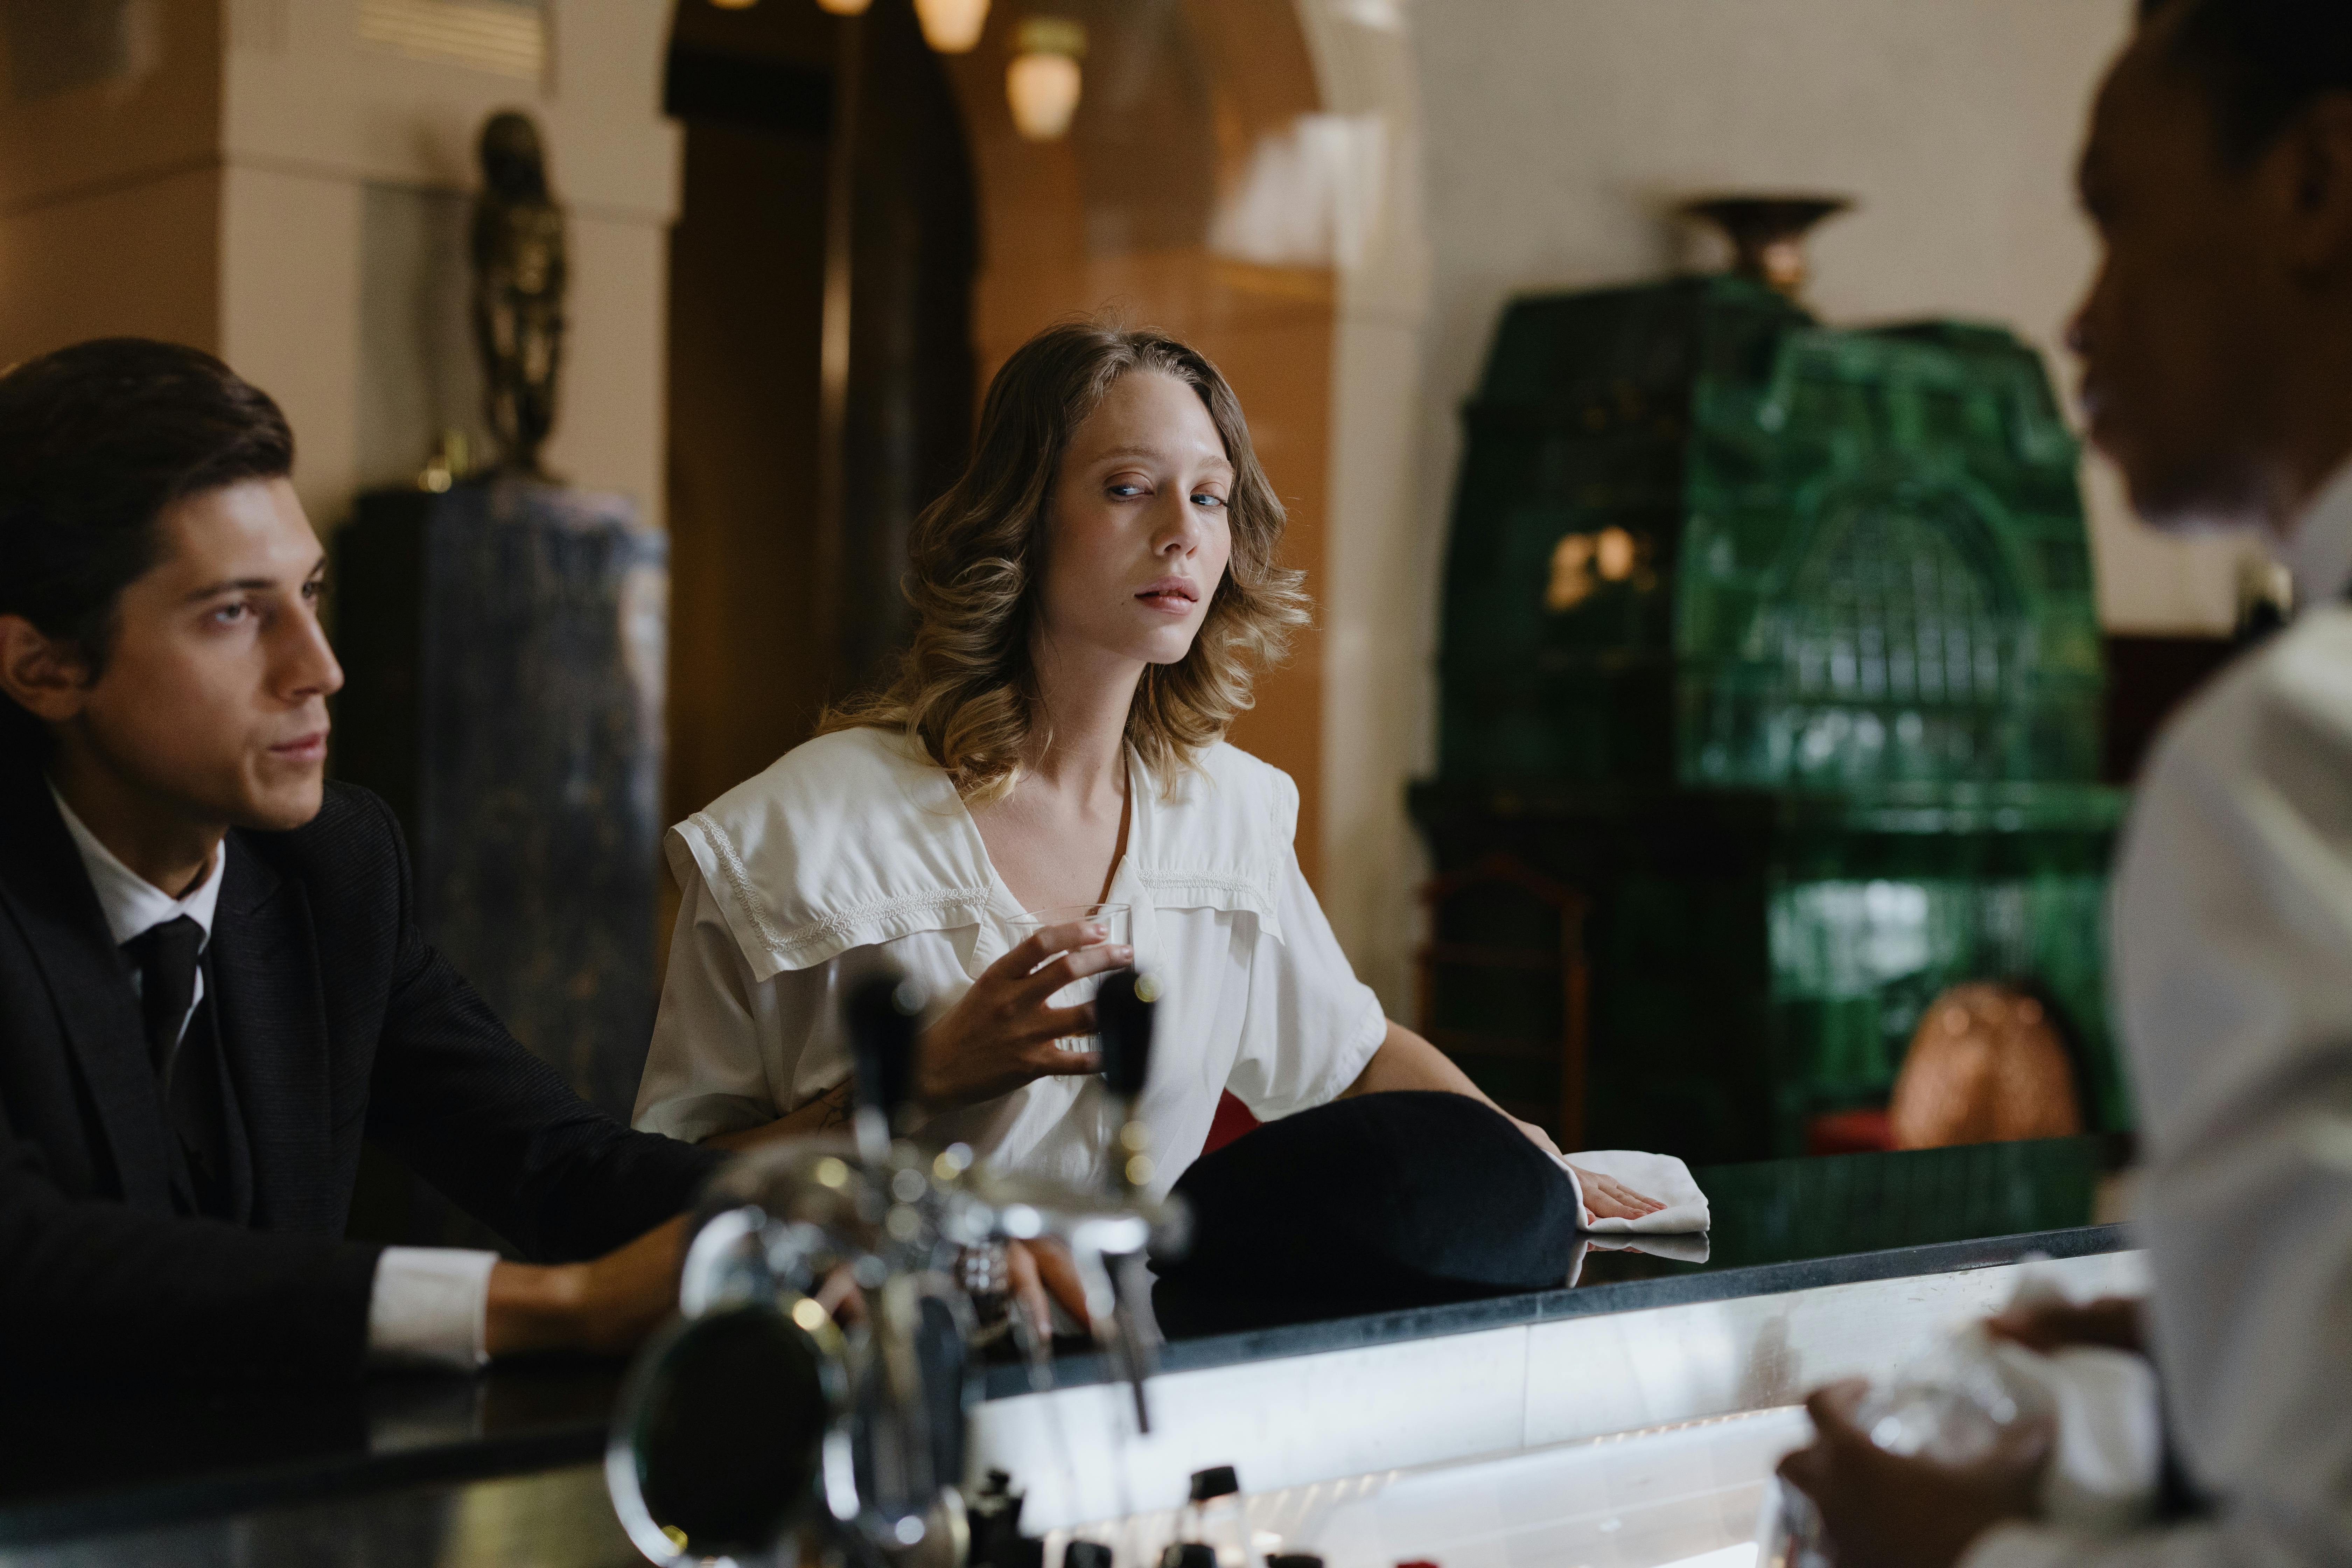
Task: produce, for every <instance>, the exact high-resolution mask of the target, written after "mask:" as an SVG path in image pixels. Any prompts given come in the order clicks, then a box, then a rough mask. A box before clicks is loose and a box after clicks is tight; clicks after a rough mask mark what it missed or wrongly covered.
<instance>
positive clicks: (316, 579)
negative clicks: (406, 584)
mask: <svg viewBox="0 0 2352 1568" xmlns="http://www.w3.org/2000/svg"><path fill="white" fill-rule="evenodd" d="M292 466H293V439H292V437H291V435H290V433H289V430H288V428H287V426H286V422H285V419H284V417H283V416H281V415H280V413H279V412H278V408H277V405H275V404H273V403H272V402H271V401H270V400H269V398H268V396H266V395H264V394H262V393H261V392H259V391H257V390H256V389H255V388H253V387H251V386H249V385H247V384H246V383H244V382H242V381H240V380H238V379H237V377H236V375H235V374H232V373H231V372H230V371H229V370H228V368H227V367H226V365H223V364H221V363H219V362H218V361H216V360H215V359H213V358H212V357H211V356H209V355H207V354H204V353H198V352H196V351H194V350H193V349H185V348H178V347H173V346H171V345H168V344H163V343H155V342H143V341H138V340H131V339H116V340H109V341H105V342H89V343H83V344H80V345H79V346H77V347H74V348H70V349H66V350H62V351H60V352H58V353H53V354H50V355H47V357H45V358H42V359H38V360H35V361H32V362H29V363H25V364H22V365H19V366H17V367H16V368H15V369H14V370H11V371H10V372H8V373H7V374H5V376H0V695H5V700H0V1383H5V1382H7V1381H14V1380H16V1379H17V1378H20V1377H25V1376H29V1375H42V1376H60V1375H62V1376H77V1375H84V1374H89V1373H111V1374H124V1373H129V1374H135V1375H142V1376H149V1377H153V1376H164V1377H171V1376H202V1375H219V1374H256V1373H257V1374H265V1375H277V1376H294V1377H348V1376H352V1375H355V1374H357V1373H359V1372H360V1371H361V1369H362V1367H364V1366H367V1365H369V1364H381V1363H396V1362H411V1363H415V1362H424V1363H440V1364H445V1365H453V1366H457V1367H466V1368H470V1367H472V1366H475V1365H478V1363H480V1362H481V1361H482V1360H483V1359H485V1358H486V1357H488V1356H493V1355H499V1354H504V1353H509V1352H523V1351H531V1350H541V1349H563V1348H573V1349H589V1350H618V1349H624V1348H626V1347H627V1346H629V1345H631V1344H633V1343H634V1342H635V1341H636V1340H637V1339H638V1338H640V1337H642V1335H643V1334H644V1333H645V1332H646V1330H648V1329H649V1328H650V1327H652V1325H653V1324H655V1323H656V1322H657V1321H659V1320H660V1319H661V1317H662V1316H663V1315H664V1314H665V1313H666V1312H667V1310H668V1309H669V1307H670V1306H671V1304H672V1303H673V1301H674V1300H675V1280H676V1270H677V1254H678V1247H679V1238H680V1235H681V1222H678V1221H677V1220H675V1219H674V1217H673V1216H675V1215H677V1214H678V1213H679V1211H680V1210H681V1209H683V1208H684V1207H686V1206H687V1205H688V1204H689V1203H690V1202H691V1201H692V1198H693V1195H694V1194H695V1192H696V1190H697V1188H698V1185H699V1184H700V1183H701V1181H702V1179H703V1178H704V1177H705V1176H706V1175H708V1174H709V1172H710V1171H711V1169H712V1168H713V1166H714V1164H715V1163H716V1162H717V1160H718V1159H719V1156H717V1155H715V1154H713V1153H711V1152H707V1151H703V1150H698V1149H695V1148H692V1147H689V1146H688V1145H685V1144H682V1143H678V1142H673V1141H671V1140H668V1139H665V1138H659V1137H655V1136H651V1135H647V1134H643V1133H637V1132H633V1131H629V1130H628V1129H626V1128H625V1127H623V1126H621V1125H620V1124H618V1123H617V1122H614V1121H611V1120H610V1119H608V1118H606V1117H604V1115H602V1114H601V1113H599V1112H597V1111H596V1110H593V1109H592V1108H590V1107H589V1106H587V1105H586V1104H584V1103H583V1102H582V1101H581V1100H579V1099H578V1098H577V1097H575V1096H574V1095H573V1094H572V1092H571V1091H570V1090H569V1089H567V1088H566V1087H565V1086H564V1084H563V1083H562V1079H560V1078H559V1077H558V1076H557V1075H556V1073H555V1072H554V1071H553V1069H551V1068H549V1067H547V1066H546V1065H545V1064H543V1063H541V1062H540V1061H539V1060H537V1059H536V1058H533V1057H531V1056H530V1054H529V1053H528V1052H526V1051H525V1050H524V1049H523V1047H521V1046H520V1044H518V1043H517V1042H516V1041H515V1039H514V1038H513V1037H511V1036H510V1035H509V1034H508V1033H507V1031H506V1030H505V1028H504V1027H503V1026H500V1024H499V1021H498V1019H497V1018H495V1017H493V1016H491V1014H490V1012H489V1010H488V1008H487V1007H485V1006H484V1005H483V1004H482V1002H481V1000H480V999H479V998H478V997H477V996H476V995H475V994H474V993H473V992H472V990H471V989H469V988H468V987H467V984H466V983H465V981H464V980H463V979H461V978H460V977H459V976H458V975H457V973H456V972H455V971H454V970H452V969H451V968H450V966H449V964H448V963H446V961H445V960H444V959H442V958H441V957H440V956H439V955H438V954H437V953H436V952H434V950H433V949H432V947H431V946H430V945H429V944H428V943H427V942H425V940H424V938H423V937H422V936H421V935H420V934H419V932H418V931H417V929H416V926H415V920H414V917H413V906H412V895H411V888H410V883H409V871H408V864H407V858H406V855H405V852H404V848H403V846H402V844H401V840H400V837H399V832H398V829H397V827H396V826H395V825H394V820H393V818H392V816H391V814H390V813H389V812H388V811H387V810H386V808H385V807H384V805H383V802H381V801H379V800H377V799H376V798H375V797H374V796H373V795H369V794H367V793H366V792H365V791H363V790H359V789H355V788H352V787H350V786H348V785H343V784H327V783H326V782H325V773H324V770H325V763H326V743H327V731H328V717H327V707H326V702H327V699H328V698H329V697H330V696H331V695H332V694H333V693H334V691H335V690H336V689H337V688H338V687H340V686H341V684H342V671H341V668H339V667H338V666H337V664H336V662H335V656H334V654H333V652H332V651H331V649H330V648H329V647H328V646H327V640H326V637H325V636H324V635H323V633H322V632H321V630H320V624H319V599H320V586H321V582H322V578H323V573H324V569H325V562H324V556H323V552H321V550H320V545H319V541H318V538H317V536H316V534H314V533H313V532H312V531H311V528H310V521H309V519H308V518H307V517H306V516H305V515H304V513H303V510H302V506H301V503H300V501H299V500H297V499H296V496H295V493H294V489H293V487H292V485H291V484H290V483H289V480H288V475H289V472H290V470H291V468H292ZM362 1137H373V1138H374V1139H376V1140H377V1141H378V1142H380V1143H381V1144H383V1145H384V1146H385V1147H387V1148H389V1149H390V1150H391V1151H392V1152H394V1153H395V1154H397V1155H398V1156H400V1157H401V1158H402V1159H403V1160H404V1161H406V1162H407V1163H410V1164H411V1165H412V1166H414V1167H415V1169H416V1170H417V1171H418V1172H419V1173H422V1174H423V1175H425V1177H426V1179H428V1180H430V1181H431V1182H433V1183H434V1184H435V1185H436V1186H437V1187H439V1188H440V1189H441V1190H442V1191H443V1192H444V1193H446V1194H448V1195H449V1196H450V1197H451V1198H453V1199H455V1200H457V1202H458V1203H460V1204H461V1205H464V1206H465V1207H466V1208H467V1209H468V1210H469V1211H470V1212H472V1213H473V1214H475V1215H478V1217H480V1218H481V1219H482V1220H484V1221H486V1222H487V1223H488V1224H489V1225H490V1226H493V1227H494V1228H495V1229H497V1230H498V1231H499V1234H500V1235H502V1236H504V1237H508V1238H509V1240H510V1241H512V1242H513V1243H514V1244H515V1245H516V1246H517V1247H520V1249H521V1250H523V1251H524V1252H525V1253H526V1254H528V1255H529V1256H530V1257H532V1258H541V1259H545V1260H547V1261H546V1262H544V1263H541V1264H522V1263H514V1262H509V1261H504V1260H500V1259H499V1258H495V1257H494V1256H492V1255H490V1254H487V1253H469V1252H461V1251H455V1250H443V1249H435V1248H403V1247H393V1248H379V1247H373V1246H369V1245H363V1244H361V1243H357V1242H351V1241H346V1240H344V1239H342V1233H343V1227H344V1223H345V1220H346V1217H347V1215H348V1213H349V1209H350V1205H351V1196H352V1179H353V1173H354V1171H355V1170H356V1168H357V1165H358V1162H359V1153H360V1143H361V1140H362Z"/></svg>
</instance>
